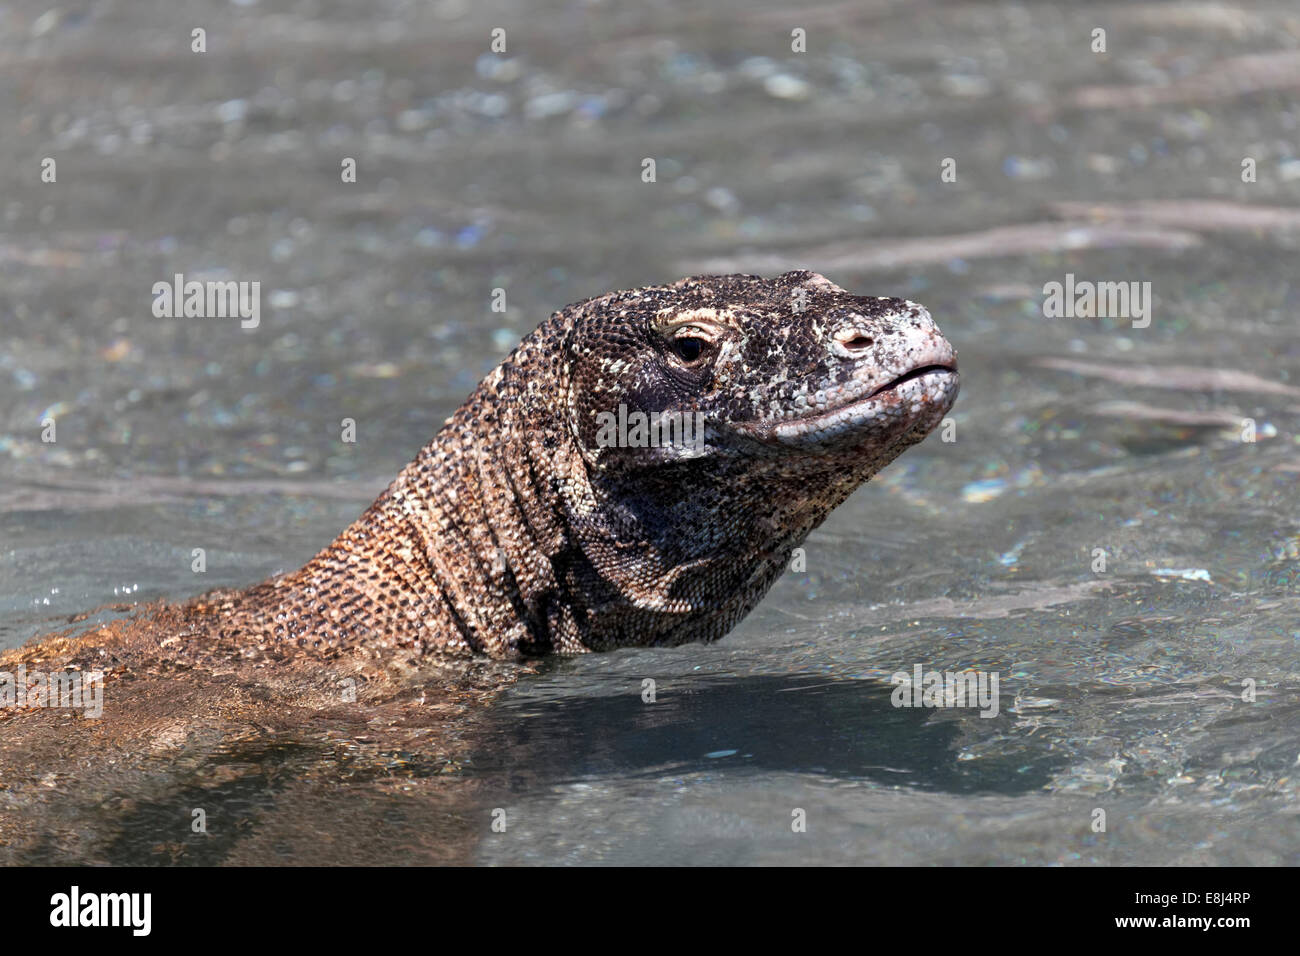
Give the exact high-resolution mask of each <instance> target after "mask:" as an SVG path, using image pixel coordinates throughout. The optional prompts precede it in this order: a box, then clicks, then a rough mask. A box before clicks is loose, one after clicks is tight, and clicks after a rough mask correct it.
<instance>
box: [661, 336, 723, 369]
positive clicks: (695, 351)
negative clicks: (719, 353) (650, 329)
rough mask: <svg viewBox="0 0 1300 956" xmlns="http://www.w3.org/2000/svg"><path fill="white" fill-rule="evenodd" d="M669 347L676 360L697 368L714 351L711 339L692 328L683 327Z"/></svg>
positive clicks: (708, 358) (707, 359)
mask: <svg viewBox="0 0 1300 956" xmlns="http://www.w3.org/2000/svg"><path fill="white" fill-rule="evenodd" d="M669 347H670V348H671V349H672V352H673V355H675V356H676V357H677V360H678V361H679V362H681V363H682V364H683V365H685V366H687V367H688V368H699V367H700V366H702V365H704V363H705V362H707V361H709V360H710V357H711V356H712V354H713V352H714V344H713V341H712V340H711V339H708V338H705V337H704V336H703V335H702V334H700V332H698V331H697V330H696V329H692V328H685V329H682V330H681V331H680V332H678V333H677V335H676V336H674V337H673V339H672V341H671V342H670V343H669Z"/></svg>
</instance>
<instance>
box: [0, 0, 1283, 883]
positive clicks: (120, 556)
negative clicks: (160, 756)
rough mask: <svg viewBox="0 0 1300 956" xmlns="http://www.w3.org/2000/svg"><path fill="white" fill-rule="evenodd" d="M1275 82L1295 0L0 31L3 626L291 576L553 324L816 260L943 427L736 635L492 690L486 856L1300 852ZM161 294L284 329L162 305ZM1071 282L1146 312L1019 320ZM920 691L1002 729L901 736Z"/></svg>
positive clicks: (554, 671)
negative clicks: (249, 305)
mask: <svg viewBox="0 0 1300 956" xmlns="http://www.w3.org/2000/svg"><path fill="white" fill-rule="evenodd" d="M196 28H200V29H202V30H203V31H204V37H203V39H204V47H205V52H195V50H194V49H193V46H194V44H195V40H194V36H193V33H192V31H193V30H195V29H196ZM494 29H501V30H503V31H504V40H505V50H504V51H503V52H493V51H492V49H491V46H490V44H491V42H492V31H493V30H494ZM1099 29H1100V30H1103V31H1104V52H1101V51H1100V50H1098V49H1096V47H1097V44H1098V35H1097V34H1096V32H1095V31H1097V30H1099ZM795 31H803V36H804V38H805V39H804V42H805V44H806V49H805V50H804V51H802V52H796V51H795V50H793V49H792V44H797V38H796V36H795ZM1297 94H1300V9H1297V8H1296V6H1295V5H1294V4H1293V3H1290V2H1285V0H1278V2H1260V3H1245V4H1225V3H1212V2H1211V3H1193V4H1188V3H1177V2H1170V3H1163V2H1137V3H1114V4H1087V5H1081V4H1071V3H1065V2H1021V3H1012V2H921V0H857V2H843V3H821V4H811V5H806V6H793V5H789V4H780V3H771V2H753V0H749V2H745V3H740V2H739V0H721V2H716V3H709V4H698V3H686V2H662V0H661V2H638V3H630V2H558V0H541V2H530V3H527V4H525V3H521V2H502V0H474V2H472V3H471V2H468V0H443V2H413V0H412V2H394V0H381V2H368V3H339V2H325V0H308V2H275V0H237V2H232V3H223V2H215V0H204V2H198V0H165V2H163V0H157V2H155V0H130V2H127V0H116V2H109V0H105V2H89V3H63V4H60V5H57V6H53V5H51V4H50V3H48V2H31V0H12V2H9V3H6V4H4V6H3V7H0V131H3V132H0V329H2V331H3V337H2V338H0V647H6V646H14V645H16V644H18V643H21V642H22V641H23V640H26V639H27V638H29V637H31V636H33V635H36V634H41V633H44V632H46V631H48V630H50V629H52V628H53V627H56V626H62V624H63V622H65V621H66V620H67V618H68V616H69V615H73V614H76V613H78V612H84V611H88V610H91V609H93V608H96V607H99V606H102V605H105V604H108V603H113V602H122V601H135V600H145V599H155V598H160V597H168V598H182V597H186V596H189V595H191V594H194V593H196V592H198V591H201V590H205V589H207V588H210V587H217V586H225V585H237V586H242V585H246V584H249V583H252V582H254V581H257V580H260V579H261V578H263V577H264V576H266V575H267V574H270V573H272V572H275V571H278V570H287V569H291V568H293V567H296V566H297V565H298V564H300V563H301V562H302V561H304V560H306V559H307V558H308V557H310V556H311V555H312V554H313V553H314V552H315V551H316V550H317V549H319V548H320V547H322V546H323V545H324V544H326V543H327V542H328V541H329V540H330V539H331V538H332V537H333V536H334V535H335V534H336V533H337V532H338V530H340V529H341V528H342V527H343V526H344V525H345V524H347V523H348V522H349V521H351V520H352V518H353V517H355V515H356V514H357V513H358V512H359V511H360V510H361V509H362V508H363V507H364V506H365V505H366V504H367V503H368V502H369V500H370V499H371V497H372V496H373V495H374V494H375V493H377V492H378V491H379V490H380V489H382V487H383V486H384V485H385V484H386V483H387V481H389V480H390V479H391V478H392V476H393V475H395V474H396V472H397V471H398V470H399V469H400V467H401V466H402V465H403V464H405V463H406V462H407V461H408V460H410V458H411V457H413V455H414V454H415V452H416V451H417V450H418V449H419V447H420V446H421V445H422V444H424V443H425V442H426V441H427V440H428V438H429V437H430V436H431V435H432V434H433V433H434V431H436V429H437V428H438V426H439V425H440V424H441V422H442V421H443V419H444V418H445V417H446V416H447V415H448V414H450V413H451V411H452V410H454V409H455V408H456V407H457V406H458V405H459V403H460V402H461V400H462V399H463V397H464V396H465V395H466V394H467V393H468V392H469V391H470V390H471V389H472V388H473V386H474V385H475V384H476V382H477V381H478V379H479V378H480V377H481V376H482V375H483V374H484V373H485V372H487V371H488V370H490V369H491V368H492V367H493V366H494V365H495V364H496V363H497V362H498V361H500V359H501V358H502V357H503V356H504V355H505V354H506V353H507V352H508V350H509V349H510V348H511V347H513V345H514V343H515V342H516V341H517V340H518V339H519V337H520V336H521V335H523V334H524V333H526V332H527V331H529V330H530V329H532V328H533V327H534V326H535V325H536V324H537V323H538V322H539V321H540V320H541V319H542V318H544V317H545V316H546V315H547V314H549V313H550V312H552V311H554V310H555V309H558V308H560V307H562V306H563V305H565V304H567V303H569V302H571V301H574V300H577V299H581V298H585V297H587V296H591V295H597V294H600V293H603V292H606V291H609V290H612V289H616V288H625V287H633V286H639V285H647V284H654V283H662V282H665V281H671V280H672V279H675V278H678V277H679V276H682V275H685V274H691V273H700V272H732V271H743V272H758V273H762V274H771V273H776V272H781V271H785V270H787V269H792V268H809V269H813V270H816V271H819V272H822V273H824V274H826V275H827V276H828V277H829V278H830V279H832V280H833V281H834V282H836V283H838V284H839V285H841V286H844V287H845V288H847V289H850V290H852V291H856V292H860V293H862V294H878V295H897V296H906V297H909V298H912V299H915V300H917V301H919V302H921V303H923V304H924V305H925V306H927V307H928V308H929V310H930V311H931V313H932V314H933V315H934V317H935V319H936V320H937V321H938V323H939V324H940V326H941V328H942V329H943V330H944V332H945V333H946V334H947V336H948V338H949V339H950V340H951V341H952V342H953V344H954V345H955V346H956V347H957V349H958V350H959V352H960V355H961V368H962V394H961V397H960V398H959V400H958V403H957V406H956V408H955V410H954V413H953V419H954V421H955V424H956V441H955V442H952V443H943V442H941V441H939V440H938V437H937V436H934V437H932V438H931V439H930V440H929V441H927V442H926V443H925V444H923V445H922V446H920V447H918V448H916V449H913V450H912V451H910V452H909V453H908V454H907V455H906V456H905V457H904V458H903V459H901V460H900V461H899V462H897V463H896V464H895V465H893V466H892V467H891V468H890V469H889V470H888V471H887V472H886V473H884V474H883V475H882V476H881V477H880V478H879V479H877V480H876V481H875V482H873V483H872V484H870V485H869V486H867V487H866V488H864V489H863V490H862V491H860V492H858V493H857V494H856V495H855V496H854V497H853V498H852V499H851V500H850V501H849V502H848V503H847V504H846V505H845V506H844V507H843V508H841V509H840V510H838V511H837V512H835V514H834V515H832V517H831V518H830V519H829V520H828V521H827V523H826V525H825V526H824V527H823V528H822V529H820V530H819V531H818V532H817V533H815V534H814V535H813V537H812V538H810V540H809V542H808V545H807V570H806V571H805V572H802V573H791V574H788V575H786V576H785V578H783V579H782V580H781V581H780V582H778V584H777V585H776V587H775V588H774V590H773V592H772V594H771V595H770V596H769V598H768V599H767V600H766V601H765V602H764V603H763V604H762V605H761V606H760V607H759V609H758V610H757V611H756V612H755V613H754V614H753V615H752V616H751V618H750V619H749V620H747V621H746V622H745V623H744V624H743V625H742V626H741V627H740V628H739V629H738V630H737V631H736V632H734V633H733V634H732V635H730V636H729V637H728V638H726V639H725V640H724V641H723V642H721V643H720V644H718V645H715V646H711V647H688V648H680V649H676V650H671V651H670V650H644V651H626V652H620V653H617V654H612V655H593V656H590V657H587V658H583V659H580V660H569V661H558V662H553V663H550V664H548V665H547V666H546V669H545V673H544V674H542V675H541V676H539V677H537V678H535V679H532V680H528V681H525V682H523V683H522V684H520V685H519V686H518V687H516V688H515V689H514V690H513V691H511V692H510V693H509V694H508V695H506V697H505V698H504V699H503V700H501V701H499V702H498V703H497V704H496V705H494V708H493V717H492V719H491V720H490V721H489V727H488V729H486V730H485V731H484V732H483V737H482V739H481V743H480V747H481V757H480V758H479V760H478V762H477V764H476V766H477V768H478V769H477V771H475V772H478V773H481V774H484V775H487V776H490V775H492V774H497V775H498V776H497V777H496V778H494V779H496V780H497V781H498V784H496V785H494V786H497V785H499V787H504V788H505V789H506V790H507V791H508V793H509V799H510V801H511V802H510V806H511V807H513V808H517V810H518V813H519V819H521V820H522V821H524V822H522V823H520V824H519V825H518V827H517V828H515V829H512V830H511V834H512V836H511V837H510V838H505V837H504V835H501V837H500V838H491V837H489V838H485V839H484V840H483V841H482V842H481V844H480V843H479V842H478V841H477V840H475V841H472V842H471V845H470V846H469V847H468V849H467V851H466V852H467V854H468V856H467V858H468V859H471V860H477V861H480V862H518V861H530V862H602V861H603V862H661V863H672V862H713V863H750V862H789V863H797V862H904V863H907V862H911V863H915V862H964V863H986V862H999V863H1009V862H1010V863H1014V862H1046V863H1077V862H1082V863H1089V862H1108V863H1152V864H1160V863H1219V862H1231V863H1285V862H1290V863H1294V862H1296V859H1297V850H1298V849H1300V822H1298V821H1300V815H1297V812H1296V811H1297V809H1300V793H1298V792H1297V790H1298V789H1300V783H1298V782H1297V780H1296V778H1295V776H1294V768H1295V764H1296V761H1297V751H1296V747H1295V740H1296V739H1297V736H1298V732H1300V694H1298V691H1300V673H1298V672H1297V669H1296V664H1295V661H1296V659H1297V653H1296V652H1297V648H1298V646H1300V613H1298V612H1300V601H1298V600H1297V584H1298V582H1300V516H1298V515H1297V513H1296V502H1297V492H1296V483H1297V479H1300V431H1298V430H1297V425H1300V337H1298V336H1297V334H1296V328H1297V308H1298V307H1300V289H1298V288H1297V284H1296V263H1297V247H1298V245H1300V202H1298V200H1300V99H1298V96H1297ZM47 158H50V159H53V160H54V161H55V163H56V167H55V168H56V170H57V172H56V178H55V181H53V182H47V181H43V180H42V171H43V165H42V164H43V161H44V160H45V159H47ZM347 158H351V159H354V160H355V163H356V181H355V183H352V182H344V181H343V179H342V176H341V175H340V172H341V165H342V163H343V162H344V160H345V159H347ZM646 158H651V159H654V160H655V172H656V176H655V180H656V181H655V182H652V183H647V182H644V181H643V179H642V171H643V160H644V159H646ZM946 160H952V164H951V165H950V167H949V168H952V169H955V173H956V175H955V179H952V181H944V179H943V178H942V177H941V171H942V169H943V164H944V163H945V161H946ZM1246 160H1250V162H1249V163H1244V161H1246ZM1247 170H1249V171H1250V175H1244V174H1245V173H1246V171H1247ZM950 178H951V177H950ZM176 273H183V274H184V275H185V277H186V279H198V280H205V279H233V280H244V281H259V282H260V283H261V321H260V324H259V326H258V327H257V328H256V329H250V330H245V329H242V328H240V324H239V321H238V320H237V319H215V318H204V319H197V318H189V319H184V318H179V319H177V318H156V317H155V316H154V315H153V313H152V311H151V307H152V303H153V295H152V292H151V289H152V287H153V285H154V283H156V282H160V281H161V282H170V281H171V279H172V276H173V275H174V274H176ZM1067 274H1073V275H1075V276H1076V277H1077V278H1078V279H1080V280H1091V281H1116V282H1150V283H1151V291H1152V295H1153V297H1154V302H1153V308H1152V313H1151V322H1150V324H1149V326H1147V327H1145V328H1134V327H1133V322H1132V320H1131V318H1129V317H1125V316H1119V317H1116V316H1082V317H1070V318H1057V317H1048V316H1046V315H1045V314H1044V285H1045V284H1046V283H1049V282H1064V281H1065V279H1066V276H1067ZM497 288H500V289H504V290H505V299H506V303H507V309H506V311H505V312H504V313H502V312H494V311H493V310H492V301H493V290H494V289H497ZM344 418H351V419H354V420H355V422H356V433H357V441H356V443H355V444H347V443H344V442H341V441H340V432H341V427H340V422H341V420H342V419H344ZM43 421H53V422H55V424H56V426H57V440H56V441H55V442H52V443H51V442H46V441H42V430H43V429H42V422H43ZM1247 421H1248V422H1249V424H1248V425H1247V424H1246V423H1247ZM1243 436H1245V437H1247V438H1250V437H1253V438H1254V439H1255V440H1254V441H1249V440H1243ZM197 547H202V548H204V549H206V553H207V572H206V574H204V575H202V576H200V575H195V574H194V573H193V572H192V571H191V552H192V549H193V548H197ZM1097 549H1101V550H1102V552H1104V555H1105V558H1106V562H1105V570H1104V571H1098V570H1097V568H1096V567H1095V559H1096V553H1097ZM918 662H919V663H922V664H923V665H924V666H925V667H927V668H934V669H939V670H944V669H947V670H960V669H962V668H968V667H978V668H981V669H984V670H996V671H998V672H999V673H1000V674H1001V675H1002V691H1003V708H1002V711H1001V713H1000V714H999V716H998V717H997V718H995V719H981V718H980V717H979V716H978V714H977V713H976V712H974V711H944V712H911V711H898V710H895V709H893V708H891V707H890V706H889V703H888V700H889V690H890V687H889V685H888V683H887V679H888V675H890V674H892V673H893V672H895V671H898V670H905V671H910V670H911V668H912V666H913V664H915V663H918ZM645 676H653V677H655V678H656V679H657V680H658V681H659V684H660V688H661V690H660V700H661V702H660V703H659V704H657V705H655V707H654V708H651V709H650V711H647V710H646V709H645V708H643V707H642V706H641V705H640V703H639V702H638V701H637V699H636V698H635V696H632V695H634V694H636V693H639V687H640V680H641V679H642V678H643V677H645ZM1246 679H1250V680H1253V681H1254V682H1255V683H1256V686H1257V688H1258V699H1257V700H1256V702H1254V703H1244V702H1242V700H1241V699H1240V698H1241V692H1242V691H1241V688H1242V681H1243V680H1246ZM489 789H491V788H489ZM333 799H337V800H338V801H339V803H340V806H342V807H343V808H345V809H348V810H351V811H356V812H360V810H359V808H363V807H364V806H366V805H367V804H366V801H367V800H368V799H369V797H368V796H367V795H366V794H364V793H362V792H360V791H358V790H357V789H355V788H353V789H349V788H346V787H340V788H338V790H337V791H336V792H335V793H334V796H333ZM485 799H488V800H490V801H497V802H495V803H494V802H489V803H488V804H487V805H488V806H495V805H499V801H500V800H501V799H502V798H501V797H500V795H499V790H498V792H497V795H495V796H492V797H488V798H485ZM791 806H810V807H814V808H815V810H812V809H810V814H812V817H811V818H812V819H813V820H815V824H813V825H811V826H810V829H809V833H807V834H803V835H800V836H799V837H798V838H796V837H794V836H793V835H792V834H790V832H789V813H790V811H789V807H791ZM1097 806H1104V807H1106V808H1107V809H1108V812H1109V813H1110V820H1111V824H1110V828H1109V830H1108V832H1107V833H1095V832H1093V831H1092V829H1091V828H1090V825H1089V824H1090V813H1091V811H1092V810H1093V809H1094V808H1095V807H1097ZM257 812H258V813H273V812H274V807H273V806H272V807H271V808H269V809H268V808H267V807H262V808H261V809H259V810H258V811H257ZM467 812H470V811H468V810H467ZM394 839H398V840H400V835H399V836H398V837H395V838H394ZM126 858H127V857H123V859H126ZM130 859H131V860H137V858H136V857H130ZM137 861H138V860H137Z"/></svg>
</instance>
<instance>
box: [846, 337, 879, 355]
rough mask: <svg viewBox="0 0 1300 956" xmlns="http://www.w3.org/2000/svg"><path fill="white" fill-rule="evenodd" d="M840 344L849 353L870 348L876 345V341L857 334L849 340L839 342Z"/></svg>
mask: <svg viewBox="0 0 1300 956" xmlns="http://www.w3.org/2000/svg"><path fill="white" fill-rule="evenodd" d="M840 344H841V345H843V346H844V347H845V348H846V349H848V350H849V351H850V352H861V351H862V350H863V349H869V348H871V346H873V345H875V344H876V341H875V339H872V338H870V337H868V336H865V335H862V334H858V335H854V336H853V337H852V338H850V339H847V340H843V341H841V342H840Z"/></svg>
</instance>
